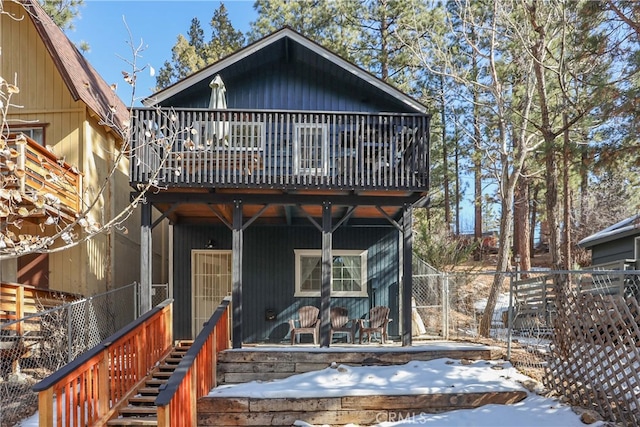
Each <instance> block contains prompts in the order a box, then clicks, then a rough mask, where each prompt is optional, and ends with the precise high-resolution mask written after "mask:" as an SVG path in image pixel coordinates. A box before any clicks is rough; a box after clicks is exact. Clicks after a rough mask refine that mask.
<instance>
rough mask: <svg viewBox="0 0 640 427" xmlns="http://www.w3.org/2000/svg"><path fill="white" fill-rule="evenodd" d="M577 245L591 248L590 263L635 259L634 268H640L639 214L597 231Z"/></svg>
mask: <svg viewBox="0 0 640 427" xmlns="http://www.w3.org/2000/svg"><path fill="white" fill-rule="evenodd" d="M578 245H579V246H580V247H582V248H584V249H590V250H591V264H592V265H598V264H605V263H611V262H615V261H622V260H635V262H636V268H640V264H638V261H639V260H640V214H637V215H634V216H632V217H630V218H627V219H625V220H622V221H620V222H618V223H616V224H613V225H612V226H610V227H607V228H605V229H604V230H601V231H598V232H597V233H595V234H592V235H591V236H589V237H586V238H584V239H582V240H581V241H580V242H579V243H578Z"/></svg>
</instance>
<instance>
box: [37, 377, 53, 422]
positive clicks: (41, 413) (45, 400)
mask: <svg viewBox="0 0 640 427" xmlns="http://www.w3.org/2000/svg"><path fill="white" fill-rule="evenodd" d="M38 425H40V426H52V425H53V386H51V387H49V388H48V389H46V390H43V391H41V392H39V393H38Z"/></svg>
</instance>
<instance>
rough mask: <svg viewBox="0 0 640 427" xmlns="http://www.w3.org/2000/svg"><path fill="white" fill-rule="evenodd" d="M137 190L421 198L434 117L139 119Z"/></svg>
mask: <svg viewBox="0 0 640 427" xmlns="http://www.w3.org/2000/svg"><path fill="white" fill-rule="evenodd" d="M133 118H134V126H133V130H132V136H131V162H130V164H131V174H130V180H131V183H132V184H144V183H149V182H151V183H153V184H157V185H158V186H169V187H181V186H198V187H259V188H283V189H286V188H304V187H312V188H336V189H339V188H347V189H376V188H379V189H400V190H404V189H408V190H417V191H420V190H424V189H426V188H427V186H428V164H429V117H428V116H426V115H423V114H392V113H380V114H361V113H336V112H309V111H271V110H269V111H265V110H252V111H245V110H242V111H241V110H207V109H190V110H186V109H165V108H162V109H149V108H139V109H135V110H134V111H133Z"/></svg>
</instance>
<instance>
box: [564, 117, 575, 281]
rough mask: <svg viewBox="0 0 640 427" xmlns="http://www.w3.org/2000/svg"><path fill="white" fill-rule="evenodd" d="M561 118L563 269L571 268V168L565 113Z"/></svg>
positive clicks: (569, 142)
mask: <svg viewBox="0 0 640 427" xmlns="http://www.w3.org/2000/svg"><path fill="white" fill-rule="evenodd" d="M562 120H563V122H564V144H563V145H564V147H563V148H564V149H563V150H562V169H563V174H562V189H563V201H564V206H563V209H564V211H563V217H562V219H563V221H562V222H563V224H564V239H563V242H562V247H563V251H562V256H563V259H564V269H565V270H571V269H572V267H573V265H572V264H573V262H572V261H571V258H572V254H571V240H572V239H571V229H572V227H571V224H572V221H571V190H570V188H569V175H570V172H569V169H570V168H571V145H570V144H571V141H570V140H569V126H568V125H567V120H568V119H567V114H566V113H563V114H562Z"/></svg>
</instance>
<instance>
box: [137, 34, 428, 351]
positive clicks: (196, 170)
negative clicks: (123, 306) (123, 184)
mask: <svg viewBox="0 0 640 427" xmlns="http://www.w3.org/2000/svg"><path fill="white" fill-rule="evenodd" d="M145 105H146V108H137V109H135V110H134V112H133V129H132V151H131V153H132V154H131V155H132V157H131V161H130V165H131V173H130V177H131V185H132V187H133V188H134V193H133V194H134V195H135V194H136V191H135V190H136V189H137V188H138V186H139V185H145V184H148V183H150V182H151V183H153V184H154V185H155V186H156V188H157V190H156V191H151V192H149V193H148V194H147V195H146V204H145V205H144V206H143V210H142V239H143V241H146V242H147V243H146V244H144V245H143V248H144V247H147V248H148V247H151V244H150V243H149V242H151V240H152V239H151V236H150V230H152V229H153V227H154V225H155V222H157V220H156V221H155V222H154V221H152V218H151V212H152V209H151V208H152V207H153V208H156V209H157V210H159V211H160V212H162V213H163V216H164V217H166V218H168V219H169V220H170V223H171V227H170V228H171V231H170V235H171V236H172V237H171V238H170V239H169V245H170V273H169V276H170V283H171V285H172V291H173V297H174V299H175V302H174V334H175V338H177V339H180V338H193V337H195V335H196V334H197V333H198V332H199V330H200V329H201V328H202V323H203V322H204V321H206V320H207V319H208V318H209V316H210V315H211V314H212V312H213V310H214V309H215V307H216V306H217V305H218V304H219V303H220V300H221V299H222V298H223V297H224V296H227V295H231V296H232V307H233V310H232V319H231V324H232V326H233V327H232V335H233V346H234V347H236V348H238V347H241V346H242V344H243V343H247V344H248V343H262V342H281V341H283V340H286V339H287V338H286V336H287V334H288V333H289V327H288V320H289V319H292V318H295V317H296V312H297V310H298V309H299V308H300V307H302V306H306V305H314V306H316V307H318V308H319V309H320V319H321V326H320V344H321V345H322V346H328V345H329V344H330V342H329V341H330V333H329V332H330V321H329V312H330V308H331V307H334V306H336V307H337V306H340V307H345V308H347V309H348V313H349V316H350V317H353V318H361V317H363V316H365V315H366V314H367V312H368V311H369V309H370V308H371V307H372V306H377V305H383V306H388V307H390V309H391V318H392V322H391V323H390V331H389V335H390V336H392V337H393V336H395V337H401V339H402V343H403V344H404V345H409V344H410V343H411V280H412V272H411V262H412V212H413V210H414V208H416V207H418V208H419V207H423V206H425V205H426V204H427V203H428V185H429V115H428V114H427V113H426V108H425V107H424V106H423V105H421V104H420V103H418V102H417V101H415V100H414V99H412V98H411V97H409V96H407V95H406V94H404V93H402V92H400V91H399V90H397V89H396V88H394V87H393V86H391V85H389V84H387V83H385V82H383V81H382V80H380V79H378V78H377V77H375V76H374V75H372V74H370V73H368V72H367V71H365V70H363V69H361V68H359V67H357V66H356V65H354V64H353V63H350V62H348V61H346V60H344V59H343V58H341V57H339V56H337V55H335V54H334V53H332V52H330V51H329V50H327V49H325V48H323V47H322V46H320V45H319V44H317V43H315V42H313V41H311V40H309V39H307V38H305V37H304V36H302V35H300V34H299V33H297V32H295V31H293V30H291V29H289V28H284V29H282V30H280V31H277V32H275V33H273V34H271V35H269V36H267V37H265V38H263V39H261V40H258V41H256V42H254V43H253V44H251V45H249V46H247V47H245V48H243V49H241V50H239V51H237V52H236V53H234V54H231V55H229V56H227V57H225V58H223V59H221V60H220V61H218V62H216V63H215V64H213V65H210V66H209V67H207V68H205V69H203V70H201V71H199V72H197V73H194V74H193V75H191V76H189V77H187V78H185V79H183V80H182V81H180V82H178V83H176V84H174V85H172V86H170V87H168V88H166V89H164V90H161V91H159V92H157V93H155V94H154V95H153V96H151V97H149V98H148V99H147V100H146V103H145ZM150 258H151V253H150V252H147V253H145V252H144V250H143V253H142V259H141V270H142V272H143V275H142V283H143V284H146V285H149V283H150V281H151V278H150V277H149V276H148V273H147V274H146V275H145V271H148V270H149V268H150V267H149V265H151V259H150ZM285 342H286V341H285Z"/></svg>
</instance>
